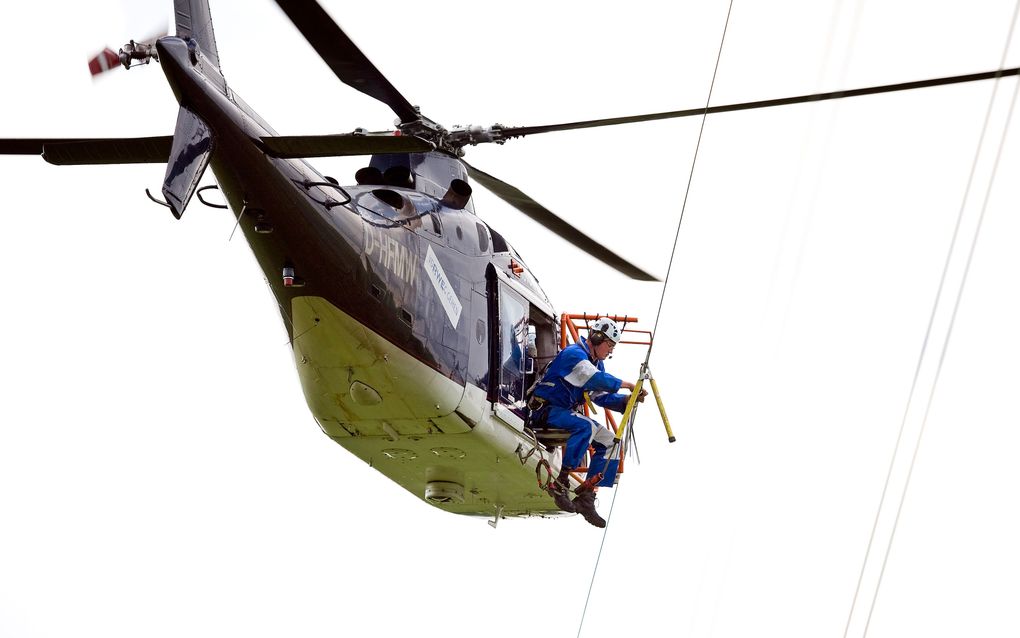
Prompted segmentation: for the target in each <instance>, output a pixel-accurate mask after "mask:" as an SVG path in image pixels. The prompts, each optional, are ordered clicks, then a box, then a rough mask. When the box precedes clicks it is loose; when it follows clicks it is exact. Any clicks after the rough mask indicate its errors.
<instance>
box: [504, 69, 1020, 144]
mask: <svg viewBox="0 0 1020 638" xmlns="http://www.w3.org/2000/svg"><path fill="white" fill-rule="evenodd" d="M1017 74H1020V67H1014V68H1011V69H1002V70H999V71H986V72H984V73H971V74H968V75H954V76H950V77H944V78H933V79H930V80H917V81H914V82H901V83H899V84H884V85H881V86H871V87H866V88H861V89H849V90H845V91H829V92H827V93H812V94H810V95H798V96H795V97H784V98H776V99H772V100H758V101H756V102H741V103H739V104H723V105H719V106H710V107H708V108H707V109H706V108H704V107H701V108H696V109H684V110H682V111H665V112H663V113H649V114H647V115H630V116H627V117H609V118H605V119H601V120H586V121H583V122H569V123H565V124H549V125H545V126H516V127H513V126H511V127H506V128H504V129H503V131H502V133H503V136H504V137H507V138H510V137H523V136H525V135H534V134H536V133H551V132H553V131H569V130H573V129H581V128H595V127H598V126H615V125H617V124H633V123H634V122H650V121H653V120H668V119H673V118H678V117H690V116H692V115H703V114H706V113H708V114H712V113H728V112H730V111H748V110H751V109H764V108H769V107H772V106H786V105H789V104H802V103H804V102H822V101H825V100H838V99H841V98H846V97H858V96H861V95H876V94H878V93H892V92H895V91H910V90H913V89H923V88H928V87H933V86H945V85H948V84H962V83H964V82H977V81H979V80H991V79H995V78H1003V77H1009V76H1012V75H1017Z"/></svg>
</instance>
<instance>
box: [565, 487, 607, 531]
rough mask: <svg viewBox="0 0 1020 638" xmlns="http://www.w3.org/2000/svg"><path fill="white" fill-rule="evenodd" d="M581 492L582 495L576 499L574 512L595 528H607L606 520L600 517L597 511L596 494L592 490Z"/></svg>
mask: <svg viewBox="0 0 1020 638" xmlns="http://www.w3.org/2000/svg"><path fill="white" fill-rule="evenodd" d="M579 491H580V494H578V495H577V498H575V499H574V503H573V505H574V511H576V512H577V513H578V514H580V515H581V516H583V517H584V520H586V521H588V522H589V523H591V524H592V525H594V526H595V527H605V526H606V519H604V518H602V517H601V516H599V513H598V512H597V511H596V510H595V492H594V491H593V490H590V489H587V490H579Z"/></svg>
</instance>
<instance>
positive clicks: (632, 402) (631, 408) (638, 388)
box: [615, 375, 645, 444]
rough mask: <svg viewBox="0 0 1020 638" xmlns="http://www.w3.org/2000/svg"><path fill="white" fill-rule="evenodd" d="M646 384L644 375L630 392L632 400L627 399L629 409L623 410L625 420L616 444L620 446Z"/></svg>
mask: <svg viewBox="0 0 1020 638" xmlns="http://www.w3.org/2000/svg"><path fill="white" fill-rule="evenodd" d="M644 382H645V377H644V375H642V376H641V377H639V378H638V381H637V383H636V384H634V389H633V390H631V391H630V398H629V399H627V407H626V408H624V410H623V420H622V421H621V422H620V430H619V431H618V432H617V433H616V441H615V443H617V444H619V443H620V442H621V441H622V440H623V431H624V430H626V429H627V424H628V423H629V422H630V413H631V412H633V411H634V405H635V404H636V403H637V398H638V396H640V395H641V385H642V384H643V383H644Z"/></svg>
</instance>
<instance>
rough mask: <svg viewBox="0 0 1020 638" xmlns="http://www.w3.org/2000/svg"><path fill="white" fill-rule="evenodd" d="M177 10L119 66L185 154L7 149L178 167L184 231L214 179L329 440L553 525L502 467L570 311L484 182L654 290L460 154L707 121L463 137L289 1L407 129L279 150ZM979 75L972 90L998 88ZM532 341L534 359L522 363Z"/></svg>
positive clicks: (398, 476) (324, 19) (196, 16)
mask: <svg viewBox="0 0 1020 638" xmlns="http://www.w3.org/2000/svg"><path fill="white" fill-rule="evenodd" d="M176 4H177V15H178V22H177V31H176V34H175V35H174V36H169V37H166V38H162V39H160V40H158V41H156V42H155V43H154V44H153V45H151V46H134V45H131V46H128V47H125V49H124V53H123V54H122V60H121V61H122V62H123V63H124V64H125V66H133V65H136V64H144V63H147V62H149V61H158V62H159V64H160V66H161V67H162V69H163V71H164V73H165V74H166V75H167V78H168V80H169V82H170V84H171V87H172V88H173V89H174V93H175V95H176V97H177V99H178V101H179V102H180V105H181V106H180V111H179V115H178V121H177V127H176V130H175V133H174V135H173V136H160V137H153V138H130V139H129V138H125V139H117V140H97V139H93V140H88V139H80V138H61V139H35V140H4V142H3V146H2V150H3V151H4V152H8V153H21V154H38V155H42V156H43V158H44V159H46V160H47V161H49V162H51V163H54V164H103V163H113V164H116V163H131V162H146V163H166V164H167V165H168V169H167V173H166V177H165V181H164V185H163V189H162V193H161V195H162V197H161V198H156V197H154V199H161V201H160V203H162V204H163V205H165V206H166V207H167V208H168V209H169V211H170V212H171V213H172V214H173V216H174V217H176V218H181V217H182V216H183V214H184V213H185V211H186V209H187V208H188V206H189V205H191V206H193V205H195V203H194V199H196V198H201V193H200V192H199V188H198V184H199V181H200V180H201V178H202V176H203V174H204V173H205V171H206V169H207V167H211V169H212V171H213V172H214V173H215V174H216V176H217V183H218V185H219V189H220V190H221V191H222V193H223V194H224V196H225V198H226V200H227V203H228V205H229V206H230V209H231V210H232V212H233V215H234V216H235V218H236V220H237V225H238V231H239V232H240V233H241V235H242V236H244V237H245V239H246V240H247V241H248V243H249V245H250V246H251V248H252V251H253V253H254V254H255V256H256V259H257V260H258V262H259V265H260V267H261V269H262V270H263V272H264V273H265V275H266V278H267V280H268V281H269V283H270V288H271V290H272V292H273V295H274V297H275V299H276V300H277V302H278V305H279V307H280V313H281V317H282V318H283V321H284V325H285V327H286V329H287V331H288V337H289V339H290V342H291V344H292V346H293V351H294V360H295V363H296V366H297V370H298V375H299V378H300V380H301V384H302V388H303V390H304V393H305V398H306V400H307V402H308V404H309V407H310V409H311V411H312V413H313V415H314V416H315V418H316V420H317V421H318V423H319V426H320V428H321V429H322V430H323V432H324V433H325V434H326V435H327V436H329V437H330V438H332V439H333V440H334V441H336V442H337V443H339V444H340V445H342V446H343V447H345V448H346V449H348V450H349V451H351V452H352V453H353V454H355V455H356V456H358V457H359V458H361V459H363V460H365V461H366V462H367V463H369V464H371V465H372V467H374V468H376V469H378V470H379V471H380V472H382V473H383V474H385V475H387V476H388V477H390V478H391V479H393V480H394V481H396V482H397V483H398V484H400V485H401V486H403V487H404V488H405V489H407V490H408V491H409V492H411V493H412V494H415V495H417V496H418V497H419V498H421V499H423V500H425V501H426V502H429V503H431V504H433V505H435V506H436V507H439V508H441V509H444V510H446V511H450V512H455V513H462V514H486V515H491V514H492V513H493V509H494V508H496V509H497V510H498V511H501V512H502V513H503V515H527V514H541V515H551V514H555V513H556V510H555V509H554V508H553V507H552V503H551V500H550V499H548V498H547V497H546V495H545V494H544V493H543V492H542V491H541V490H540V489H538V488H537V487H536V485H535V474H536V470H537V469H538V463H539V461H540V460H541V459H540V458H539V457H537V456H536V457H533V458H529V459H526V460H524V461H521V462H518V463H514V462H498V461H499V460H500V459H506V460H509V461H513V460H515V457H517V455H518V452H517V451H518V450H520V449H522V446H528V445H532V443H533V442H532V440H531V439H530V438H529V437H528V436H527V435H526V433H525V432H524V430H523V423H524V421H523V416H522V414H521V406H520V402H521V399H522V394H523V390H524V388H525V387H526V386H527V385H528V381H529V375H532V376H533V375H534V374H535V370H540V369H541V367H542V365H543V364H544V363H545V362H547V361H549V360H551V359H552V357H554V356H555V353H556V350H557V347H558V346H557V344H558V342H559V334H558V328H557V322H556V313H555V312H554V311H553V308H552V304H551V302H550V301H549V299H548V297H547V296H546V295H545V293H544V292H543V291H542V288H541V286H540V285H539V283H538V279H537V277H535V275H534V273H532V272H531V271H530V270H529V269H528V267H527V265H526V263H525V262H524V259H523V258H522V257H521V255H520V254H519V253H517V251H516V250H515V249H514V248H513V247H512V246H511V245H510V243H509V242H508V241H507V240H506V239H505V238H504V237H503V236H502V235H501V234H500V233H498V232H497V231H496V230H494V229H493V228H491V227H489V226H488V225H487V224H486V223H485V222H484V221H482V220H481V219H480V218H479V217H477V216H476V215H475V211H474V206H473V201H472V193H473V189H474V186H472V184H474V185H475V186H477V185H481V186H484V187H486V188H489V189H491V190H492V191H493V192H494V193H496V194H497V195H498V196H500V197H501V198H502V199H504V200H505V201H507V202H508V203H510V204H511V205H514V206H515V207H517V208H518V209H520V210H522V211H523V212H524V213H525V214H527V215H529V216H531V217H532V218H533V219H536V220H538V221H540V222H541V223H543V224H544V225H545V226H547V227H549V228H551V229H552V230H553V231H554V232H556V233H557V234H558V235H560V236H561V237H562V238H564V239H565V240H567V241H568V242H570V243H573V244H574V245H575V246H578V247H580V248H581V249H583V250H585V251H587V252H588V253H589V254H591V255H592V256H594V257H596V258H598V259H600V260H601V261H603V262H604V263H606V264H608V265H610V266H612V267H614V268H616V269H617V270H619V271H620V272H622V273H624V274H626V275H628V276H631V277H633V278H635V279H639V280H652V279H654V277H653V276H652V275H651V274H649V273H648V272H646V271H644V270H642V269H641V268H638V267H637V266H635V265H633V264H632V263H630V262H629V261H627V260H625V259H623V258H621V257H620V256H619V255H617V254H616V253H613V252H612V251H609V250H607V249H605V248H603V247H602V246H601V245H600V244H599V243H598V242H596V241H594V240H592V239H591V238H589V237H588V236H586V235H584V234H582V233H581V232H579V231H577V230H576V229H574V228H573V227H571V226H570V225H569V224H567V223H566V222H564V221H563V220H562V219H561V218H559V217H557V216H556V215H555V214H553V213H552V212H551V211H548V210H547V209H545V208H544V207H543V206H541V204H539V203H538V202H536V201H535V200H534V199H532V198H530V197H528V196H527V195H526V194H525V193H524V192H523V191H521V190H519V189H517V188H516V187H514V186H512V185H510V184H508V183H506V182H504V181H503V180H500V179H499V178H497V177H495V176H492V175H490V174H488V173H486V172H484V171H482V170H480V169H477V168H475V167H474V166H473V165H471V164H468V163H467V162H465V161H464V160H463V159H462V155H463V154H464V151H465V150H466V149H467V148H469V147H471V146H474V145H478V144H484V143H496V144H502V143H505V142H509V141H512V140H513V139H515V138H519V137H524V136H527V135H536V134H540V133H545V132H553V131H558V130H571V129H579V128H591V127H596V126H608V125H616V124H621V123H629V122H637V121H643V120H652V119H662V118H665V117H689V116H695V115H699V114H701V113H703V112H705V109H698V108H694V109H686V110H684V111H675V112H670V113H659V114H650V115H646V116H634V117H629V118H610V119H607V120H599V121H588V122H575V123H569V124H562V125H549V126H537V127H509V126H502V125H498V124H495V125H489V126H465V127H455V128H453V129H446V128H445V127H443V126H442V125H440V124H438V123H436V122H434V121H432V120H430V119H429V118H428V117H427V116H426V115H424V114H423V113H422V112H421V110H420V109H418V108H417V107H415V106H414V105H412V103H411V102H410V101H408V100H407V99H406V98H405V97H404V96H403V95H402V94H401V93H400V92H399V91H398V90H397V89H396V88H395V87H394V86H393V85H392V84H390V83H389V81H388V80H386V78H385V76H384V75H383V74H382V73H381V72H380V71H379V70H378V69H376V68H375V66H374V65H373V64H372V63H371V61H369V60H368V58H367V57H365V56H364V54H362V53H361V51H360V50H359V49H358V48H357V47H356V46H355V45H354V43H353V42H352V41H351V40H350V38H349V37H347V35H346V34H345V33H344V32H343V31H342V30H341V29H340V28H339V27H338V26H337V25H336V24H335V22H333V20H332V18H330V17H329V16H328V15H327V14H326V13H325V12H324V11H322V9H321V8H320V7H319V6H318V5H317V4H316V3H315V2H282V1H281V2H279V3H278V4H279V5H280V6H281V8H282V9H283V10H284V12H285V13H286V14H287V15H288V17H289V18H290V19H291V20H292V21H293V22H294V24H295V26H296V27H297V28H298V29H299V31H301V32H302V33H303V34H304V35H305V37H306V38H307V39H308V40H309V42H310V43H311V44H312V46H313V48H314V49H315V50H316V51H317V52H318V53H319V54H320V56H321V57H322V58H323V59H324V60H325V61H326V62H327V64H328V65H329V66H330V68H331V69H332V70H333V72H334V73H335V74H336V75H337V77H338V78H339V79H340V80H341V81H343V82H344V83H346V84H348V85H350V86H352V87H353V88H355V89H357V90H359V91H361V92H363V93H365V94H367V95H369V96H370V97H373V98H375V99H377V100H379V101H380V102H382V103H384V104H385V105H387V106H389V107H390V108H391V110H393V112H394V114H395V115H396V116H397V119H398V124H397V127H396V129H395V130H393V131H377V132H370V131H367V130H363V129H357V130H355V131H354V132H352V133H348V134H339V135H310V136H280V135H277V134H276V133H275V131H274V130H273V129H272V128H271V127H270V125H269V124H268V123H267V122H265V121H263V120H262V118H260V117H259V116H258V115H257V114H256V112H255V111H254V110H252V109H251V108H250V107H248V106H247V105H246V104H245V103H244V102H243V100H242V99H241V98H240V96H239V95H237V94H236V93H234V91H233V88H232V87H231V86H230V85H229V84H228V83H227V82H226V80H225V79H224V76H223V71H222V69H220V65H219V57H218V51H217V49H216V45H215V40H214V38H213V37H212V31H211V25H212V20H211V15H210V12H209V7H208V4H207V3H205V2H198V1H196V2H190V3H189V2H178V3H176ZM1014 72H1015V70H1014ZM978 75H980V77H978V76H977V75H975V76H974V77H970V78H968V79H967V80H966V81H971V80H980V79H988V78H990V77H993V76H994V75H995V74H994V73H988V74H978ZM999 75H1000V76H1001V75H1003V73H999ZM957 81H965V80H962V79H958V80H957ZM902 88H908V87H902ZM909 88H914V87H909ZM840 93H841V95H840V97H842V96H844V95H846V94H851V93H852V92H840ZM861 94H866V93H863V92H862V93H861ZM830 97H836V96H835V94H833V95H832V96H829V97H823V96H818V95H815V96H799V99H802V101H808V100H819V99H829V98H830ZM774 102H775V104H776V105H778V104H780V103H789V102H784V101H774ZM746 106H747V108H751V106H750V105H746ZM759 106H768V105H755V106H754V107H755V108H757V107H759ZM713 112H720V111H719V110H716V111H713ZM341 155H371V158H372V159H371V161H370V162H369V164H368V165H367V166H366V167H364V168H363V169H362V170H361V171H359V172H358V175H357V177H356V181H357V184H356V185H353V186H342V185H341V184H340V183H339V182H338V181H336V180H333V179H331V178H328V177H327V176H325V175H322V174H321V173H319V172H318V171H316V170H315V169H314V168H313V167H312V166H311V165H310V164H309V163H308V162H307V161H306V160H308V159H310V158H316V157H326V156H341ZM529 340H530V341H533V343H534V356H532V357H531V359H532V361H530V362H528V361H527V360H525V359H524V358H520V359H515V356H514V353H515V352H517V353H520V352H526V351H527V350H528V345H529ZM529 370H530V372H529ZM412 388H413V390H412ZM493 459H496V460H497V462H494V461H493Z"/></svg>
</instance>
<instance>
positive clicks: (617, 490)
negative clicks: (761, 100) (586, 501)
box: [577, 0, 733, 638]
mask: <svg viewBox="0 0 1020 638" xmlns="http://www.w3.org/2000/svg"><path fill="white" fill-rule="evenodd" d="M732 13H733V0H730V1H729V6H728V7H727V9H726V20H725V21H724V23H723V29H722V36H721V37H720V38H719V50H718V52H717V53H716V57H715V66H714V67H713V69H712V81H711V83H710V84H709V87H708V96H707V97H706V98H705V109H704V113H703V114H702V117H701V126H700V128H699V129H698V140H697V143H696V144H695V145H694V156H693V158H692V159H691V170H690V172H689V173H688V175H687V188H686V189H685V190H684V199H683V203H682V204H681V206H680V218H679V220H678V221H677V225H676V234H675V235H674V237H673V248H672V250H671V251H670V256H669V264H668V265H667V266H666V276H665V278H664V279H663V281H662V294H661V295H660V297H659V308H658V310H657V311H656V313H655V323H654V324H653V326H652V336H651V339H650V340H649V341H650V343H649V345H648V352H647V354H646V355H645V366H647V365H648V361H649V359H651V356H652V347H653V346H654V345H655V334H656V330H657V329H658V327H659V318H660V317H661V316H662V306H663V303H664V302H665V299H666V288H667V286H668V285H669V276H670V274H671V273H672V271H673V261H674V259H675V258H676V247H677V244H678V242H679V240H680V228H681V225H682V224H683V221H684V212H685V211H686V210H687V199H688V196H689V195H690V193H691V183H692V182H693V181H694V168H695V166H696V165H697V162H698V151H699V150H700V149H701V138H702V136H703V135H704V133H705V121H706V120H707V119H708V114H709V110H710V105H711V103H712V91H713V90H714V89H715V80H716V77H717V76H718V74H719V61H720V60H721V59H722V52H723V45H724V44H725V43H726V32H727V30H728V29H729V26H730V15H731V14H732ZM622 426H623V424H621V427H622ZM619 496H620V485H619V484H617V485H616V487H615V489H614V490H613V502H612V504H610V506H609V512H608V513H607V514H606V526H605V528H604V529H603V530H602V541H601V543H600V544H599V552H598V555H597V556H596V558H595V566H594V568H593V569H592V573H591V580H590V582H589V583H588V594H587V596H586V597H585V599H584V609H583V611H582V612H581V621H580V623H579V624H578V626H577V636H578V638H580V636H581V631H582V630H583V629H584V619H585V617H586V616H587V614H588V604H589V603H590V602H591V593H592V590H593V588H594V585H595V576H596V575H597V574H598V569H599V563H601V561H602V550H603V549H604V548H605V545H606V535H607V534H608V533H609V523H610V521H611V520H612V518H613V509H614V508H615V507H616V500H617V498H619Z"/></svg>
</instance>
